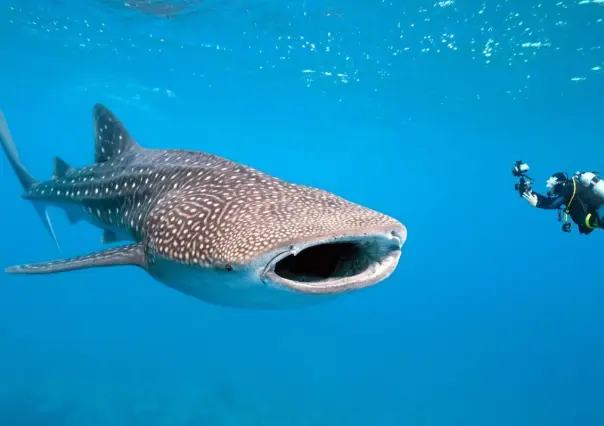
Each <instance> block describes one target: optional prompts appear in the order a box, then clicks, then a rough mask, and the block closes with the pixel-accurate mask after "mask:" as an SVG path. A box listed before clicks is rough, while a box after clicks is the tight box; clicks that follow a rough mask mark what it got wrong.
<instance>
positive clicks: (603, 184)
mask: <svg viewBox="0 0 604 426" xmlns="http://www.w3.org/2000/svg"><path fill="white" fill-rule="evenodd" d="M579 182H581V185H583V186H584V187H586V188H589V189H591V191H592V192H593V193H594V194H596V195H597V196H598V197H599V198H600V199H602V200H603V201H604V180H602V179H600V178H599V177H598V176H596V174H595V173H592V172H585V173H581V174H579Z"/></svg>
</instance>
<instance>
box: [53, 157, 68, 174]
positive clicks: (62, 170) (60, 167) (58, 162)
mask: <svg viewBox="0 0 604 426" xmlns="http://www.w3.org/2000/svg"><path fill="white" fill-rule="evenodd" d="M70 170H72V167H71V166H70V165H69V164H67V162H65V160H62V159H60V158H59V157H55V172H54V178H55V179H57V178H62V177H64V176H65V175H66V174H67V173H68V172H69V171H70Z"/></svg>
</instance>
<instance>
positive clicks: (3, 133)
mask: <svg viewBox="0 0 604 426" xmlns="http://www.w3.org/2000/svg"><path fill="white" fill-rule="evenodd" d="M0 145H2V149H4V153H5V154H6V157H7V158H8V162H9V163H10V165H11V167H12V168H13V171H14V172H15V174H16V175H17V178H19V181H20V182H21V185H22V186H23V189H24V190H25V191H28V190H29V189H30V188H31V187H32V186H34V185H36V184H37V183H38V181H37V180H36V179H34V178H33V176H32V175H31V174H29V172H28V171H27V169H26V168H25V166H24V165H23V163H21V160H20V159H19V153H18V152H17V148H16V146H15V143H14V142H13V138H12V136H11V134H10V130H9V129H8V124H7V123H6V119H5V118H4V114H3V113H2V111H1V110H0ZM32 203H33V205H34V208H35V209H36V213H38V216H39V217H40V219H41V220H42V223H43V224H44V227H45V228H46V230H47V231H48V232H49V233H50V235H51V236H52V239H53V240H54V242H55V244H56V246H57V248H58V249H59V250H60V249H61V247H60V246H59V240H58V239H57V236H56V234H55V231H54V229H53V227H52V223H51V221H50V217H49V216H48V213H47V211H46V206H45V205H44V204H42V203H40V202H36V201H33V202H32Z"/></svg>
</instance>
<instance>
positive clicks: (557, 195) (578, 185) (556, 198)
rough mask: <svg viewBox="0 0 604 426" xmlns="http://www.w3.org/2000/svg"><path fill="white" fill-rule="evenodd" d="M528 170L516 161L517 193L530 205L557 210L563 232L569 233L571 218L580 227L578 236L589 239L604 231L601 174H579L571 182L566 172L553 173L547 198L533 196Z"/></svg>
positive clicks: (535, 194)
mask: <svg viewBox="0 0 604 426" xmlns="http://www.w3.org/2000/svg"><path fill="white" fill-rule="evenodd" d="M528 170H529V167H528V165H527V164H526V163H523V162H522V161H516V163H515V165H514V168H513V169H512V174H513V175H514V176H516V177H519V181H518V183H516V186H515V189H516V190H517V191H518V193H519V194H520V196H521V197H522V198H524V199H525V200H527V202H528V203H529V204H530V205H531V206H533V207H537V208H540V209H546V210H554V209H558V221H562V210H563V206H565V208H564V224H563V225H562V230H563V231H564V232H570V228H571V223H570V222H569V221H568V216H569V215H570V218H571V219H572V220H573V222H575V223H576V224H577V226H578V227H579V233H580V234H583V235H588V234H590V233H591V232H593V231H594V230H595V229H604V180H602V179H600V178H599V177H598V176H597V174H598V172H585V173H584V172H577V173H575V175H574V176H573V177H571V178H569V177H568V175H567V174H566V173H565V172H558V173H554V174H553V175H551V176H550V177H549V179H547V182H546V186H547V188H548V193H547V196H545V195H541V194H539V193H537V192H534V191H533V190H532V188H531V181H533V179H532V178H530V177H529V176H527V175H526V172H527V171H528Z"/></svg>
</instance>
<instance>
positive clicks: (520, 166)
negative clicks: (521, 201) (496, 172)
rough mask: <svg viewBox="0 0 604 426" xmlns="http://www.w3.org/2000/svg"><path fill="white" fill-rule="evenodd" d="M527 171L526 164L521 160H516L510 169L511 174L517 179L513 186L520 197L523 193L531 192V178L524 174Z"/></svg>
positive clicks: (532, 180)
mask: <svg viewBox="0 0 604 426" xmlns="http://www.w3.org/2000/svg"><path fill="white" fill-rule="evenodd" d="M528 171H529V166H528V164H526V163H524V162H523V161H522V160H517V161H516V162H515V163H514V167H513V168H512V174H513V175H514V176H515V177H517V178H519V179H518V182H516V184H515V185H514V189H515V190H516V191H518V195H519V196H521V197H522V194H523V193H525V192H526V191H530V190H531V182H534V179H533V178H531V177H530V176H527V175H526V172H528Z"/></svg>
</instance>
